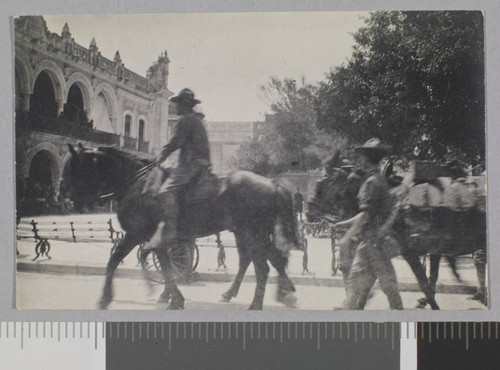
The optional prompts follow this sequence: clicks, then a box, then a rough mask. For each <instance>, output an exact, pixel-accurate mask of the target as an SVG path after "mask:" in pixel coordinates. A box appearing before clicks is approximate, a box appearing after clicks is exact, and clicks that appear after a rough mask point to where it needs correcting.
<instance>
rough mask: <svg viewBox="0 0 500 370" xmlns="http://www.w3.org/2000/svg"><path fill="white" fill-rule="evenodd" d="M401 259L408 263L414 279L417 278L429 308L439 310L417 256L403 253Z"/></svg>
mask: <svg viewBox="0 0 500 370" xmlns="http://www.w3.org/2000/svg"><path fill="white" fill-rule="evenodd" d="M403 257H404V258H405V260H406V262H408V264H409V265H410V267H411V269H412V271H413V273H414V274H415V277H416V278H417V281H418V284H419V286H420V289H421V290H422V292H423V293H424V294H425V298H426V300H427V303H428V304H429V305H430V306H431V308H432V309H433V310H439V306H438V304H437V303H436V300H435V297H434V291H433V289H432V287H431V286H430V284H429V281H428V280H427V276H426V275H425V270H424V268H423V267H422V264H421V263H420V260H419V259H418V256H417V255H416V254H414V253H411V252H406V253H403Z"/></svg>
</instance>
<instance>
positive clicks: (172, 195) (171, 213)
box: [144, 191, 179, 251]
mask: <svg viewBox="0 0 500 370" xmlns="http://www.w3.org/2000/svg"><path fill="white" fill-rule="evenodd" d="M157 200H158V204H159V206H160V207H161V209H162V221H161V222H160V223H159V224H158V228H157V229H156V232H155V233H154V234H153V236H152V237H151V239H150V241H149V242H148V243H146V245H145V246H144V250H145V251H150V250H153V249H157V248H162V247H163V246H164V245H165V244H166V245H169V247H172V248H175V246H176V244H177V243H178V216H179V206H178V199H177V192H176V191H167V192H164V193H160V194H159V195H158V196H157Z"/></svg>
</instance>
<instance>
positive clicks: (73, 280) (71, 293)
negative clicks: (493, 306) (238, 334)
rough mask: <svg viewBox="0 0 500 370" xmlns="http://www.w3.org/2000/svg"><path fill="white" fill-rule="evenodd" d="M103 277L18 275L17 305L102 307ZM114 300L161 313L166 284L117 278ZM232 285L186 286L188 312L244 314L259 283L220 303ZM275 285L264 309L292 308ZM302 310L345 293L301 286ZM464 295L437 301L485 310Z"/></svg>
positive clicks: (336, 303) (381, 304) (378, 304)
mask: <svg viewBox="0 0 500 370" xmlns="http://www.w3.org/2000/svg"><path fill="white" fill-rule="evenodd" d="M103 283H104V277H101V276H84V275H80V276H76V275H55V274H54V275H53V274H38V273H18V275H17V284H16V286H17V290H16V293H17V306H18V308H21V309H22V308H29V309H66V310H70V309H83V310H87V309H89V310H92V309H96V308H97V302H98V300H99V297H100V293H101V289H102V286H103ZM114 287H115V301H114V302H113V303H112V304H111V305H110V307H109V309H110V310H162V309H165V308H166V305H165V304H158V303H156V300H157V298H158V297H159V295H160V294H161V291H162V286H160V285H154V286H153V290H152V294H149V289H148V286H147V284H146V282H145V281H144V280H142V279H130V278H116V279H115V285H114ZM228 287H229V283H217V282H196V283H191V284H185V285H181V286H180V289H181V291H182V292H183V294H184V296H185V298H186V309H187V310H245V309H247V308H248V306H249V305H250V302H251V300H252V298H253V293H254V289H255V284H254V283H243V284H242V287H241V290H240V294H239V295H238V297H236V298H235V299H234V301H233V302H231V303H221V302H219V301H218V300H219V298H220V295H221V293H222V292H224V291H225V290H226V289H227V288H228ZM276 288H277V287H276V284H268V287H267V290H266V296H265V299H264V309H266V310H282V309H287V308H286V307H285V306H283V305H282V304H280V303H278V302H276V300H275V292H276ZM374 293H375V295H374V297H373V298H372V299H371V300H370V301H369V302H368V305H367V309H368V310H385V309H387V308H388V304H387V299H386V298H385V296H384V294H383V293H382V292H381V291H379V290H376V291H374ZM296 295H297V298H298V309H302V310H331V309H332V308H333V307H341V305H342V300H343V299H344V289H343V288H335V287H321V286H307V285H298V286H297V293H296ZM401 295H402V298H403V304H404V306H405V307H406V308H408V309H410V308H412V307H414V305H415V302H416V300H417V298H419V297H421V294H420V293H413V292H402V293H401ZM466 297H467V296H466V295H462V294H437V296H436V299H437V301H438V302H439V304H440V306H441V309H443V310H478V309H480V310H482V309H485V307H484V306H483V305H481V304H480V303H478V302H476V301H470V300H467V299H466Z"/></svg>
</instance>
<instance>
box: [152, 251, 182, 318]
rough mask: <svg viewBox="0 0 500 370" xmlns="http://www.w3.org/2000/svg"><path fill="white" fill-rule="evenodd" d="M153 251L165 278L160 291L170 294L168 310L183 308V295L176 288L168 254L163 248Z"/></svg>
mask: <svg viewBox="0 0 500 370" xmlns="http://www.w3.org/2000/svg"><path fill="white" fill-rule="evenodd" d="M155 253H156V255H157V256H158V260H159V261H160V265H161V270H162V272H163V276H164V278H165V289H164V291H163V293H162V296H163V295H170V297H171V300H170V304H169V306H168V309H169V310H183V309H184V297H183V296H182V293H181V291H180V290H179V288H177V284H176V282H175V273H174V269H173V268H172V265H171V263H170V260H169V258H168V255H167V253H166V251H165V250H164V249H161V248H160V249H155Z"/></svg>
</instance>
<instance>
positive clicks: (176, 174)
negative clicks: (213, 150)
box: [145, 88, 210, 250]
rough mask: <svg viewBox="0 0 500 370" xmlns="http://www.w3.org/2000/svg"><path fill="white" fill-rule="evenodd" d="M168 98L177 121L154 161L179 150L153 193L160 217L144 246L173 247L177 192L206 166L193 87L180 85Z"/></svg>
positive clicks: (203, 136) (204, 140)
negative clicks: (173, 131)
mask: <svg viewBox="0 0 500 370" xmlns="http://www.w3.org/2000/svg"><path fill="white" fill-rule="evenodd" d="M170 101H171V102H173V103H176V106H177V113H178V115H179V116H181V119H180V120H179V122H178V123H177V126H176V132H175V135H174V137H172V139H171V140H170V141H169V143H168V144H167V145H165V146H164V147H163V150H162V152H161V154H160V155H159V156H158V159H157V163H158V164H160V163H162V162H163V161H165V160H166V159H167V157H168V156H169V155H170V154H171V153H173V152H174V151H176V150H180V153H179V160H178V164H177V167H176V168H174V169H173V170H172V172H171V175H170V176H169V177H168V178H167V180H166V181H165V182H164V183H163V184H162V186H161V187H160V189H159V191H158V194H157V196H156V197H157V201H158V207H159V209H160V210H161V212H162V217H161V219H162V221H161V222H160V224H159V225H158V228H157V230H156V232H155V234H154V235H153V237H152V238H151V240H150V241H149V243H148V244H147V245H146V246H145V249H146V250H151V249H156V248H161V247H162V246H163V245H164V244H168V245H170V246H171V247H173V248H175V246H176V245H177V244H178V218H179V203H180V196H181V192H182V190H183V189H185V187H186V186H187V185H189V184H190V183H191V182H192V181H193V179H194V178H196V177H197V176H198V175H199V174H201V173H203V172H204V171H209V170H210V150H209V144H208V136H207V132H206V130H205V127H204V125H203V122H202V121H201V119H202V118H203V115H202V114H200V113H197V112H194V111H193V107H194V106H195V105H196V104H199V103H201V102H200V101H199V100H197V99H195V98H194V93H193V91H192V90H191V89H188V88H185V89H182V90H181V91H180V92H179V94H178V95H177V96H174V97H173V98H171V99H170Z"/></svg>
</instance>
